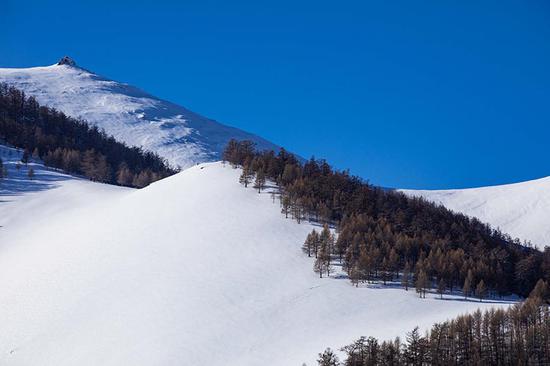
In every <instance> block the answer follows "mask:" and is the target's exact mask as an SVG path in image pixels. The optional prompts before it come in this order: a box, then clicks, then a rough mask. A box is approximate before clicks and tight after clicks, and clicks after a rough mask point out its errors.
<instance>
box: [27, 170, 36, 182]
mask: <svg viewBox="0 0 550 366" xmlns="http://www.w3.org/2000/svg"><path fill="white" fill-rule="evenodd" d="M27 176H28V177H29V179H30V180H33V178H34V169H33V168H29V171H28V172H27Z"/></svg>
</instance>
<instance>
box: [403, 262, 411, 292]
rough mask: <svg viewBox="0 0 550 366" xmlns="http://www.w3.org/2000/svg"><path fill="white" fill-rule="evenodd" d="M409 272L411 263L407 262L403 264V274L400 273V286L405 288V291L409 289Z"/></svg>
mask: <svg viewBox="0 0 550 366" xmlns="http://www.w3.org/2000/svg"><path fill="white" fill-rule="evenodd" d="M410 272H411V265H410V263H409V262H407V263H406V264H405V268H404V269H403V274H402V275H401V286H403V287H404V288H405V291H409V276H410Z"/></svg>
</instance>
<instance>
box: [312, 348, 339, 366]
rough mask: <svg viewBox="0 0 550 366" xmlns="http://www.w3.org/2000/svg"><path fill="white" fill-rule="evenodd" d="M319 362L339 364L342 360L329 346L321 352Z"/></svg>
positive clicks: (330, 365)
mask: <svg viewBox="0 0 550 366" xmlns="http://www.w3.org/2000/svg"><path fill="white" fill-rule="evenodd" d="M317 364H318V365H319V366H338V365H339V364H340V362H339V361H338V357H337V356H336V355H335V354H334V352H333V351H332V350H331V349H330V348H327V349H326V350H325V352H323V353H319V359H318V360H317Z"/></svg>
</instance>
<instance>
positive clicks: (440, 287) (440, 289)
mask: <svg viewBox="0 0 550 366" xmlns="http://www.w3.org/2000/svg"><path fill="white" fill-rule="evenodd" d="M437 293H438V294H439V296H440V298H441V299H442V298H443V294H444V293H445V280H443V278H442V279H440V280H439V283H438V285H437Z"/></svg>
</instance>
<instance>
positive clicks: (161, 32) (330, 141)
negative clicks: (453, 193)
mask: <svg viewBox="0 0 550 366" xmlns="http://www.w3.org/2000/svg"><path fill="white" fill-rule="evenodd" d="M113 2H115V3H116V4H110V3H111V1H102V0H96V1H88V2H83V1H66V0H56V1H32V0H27V1H19V0H2V3H1V5H0V24H2V31H1V32H0V67H29V66H37V65H47V64H53V63H55V62H56V61H57V60H58V59H59V58H60V57H61V56H63V55H65V54H67V55H69V56H71V57H73V58H74V59H75V60H76V61H77V63H79V64H80V65H81V66H82V67H84V68H87V69H90V70H92V71H95V72H97V73H99V74H102V75H104V76H107V77H110V78H112V79H115V80H118V81H124V82H127V83H130V84H133V85H135V86H138V87H140V88H142V89H144V90H146V91H148V92H150V93H152V94H154V95H156V96H159V97H162V98H164V99H168V100H170V101H173V102H176V103H178V104H182V105H184V106H186V107H188V108H190V109H192V110H194V111H196V112H198V113H201V114H203V115H206V116H208V117H211V118H214V119H217V120H219V121H221V122H223V123H226V124H230V125H233V126H236V127H239V128H242V129H245V130H248V131H251V132H254V133H256V134H258V135H261V136H263V137H265V138H267V139H269V140H272V141H273V142H275V143H278V144H280V145H283V146H285V147H287V148H288V149H289V150H292V151H294V152H296V153H299V154H300V155H302V156H305V157H309V156H311V155H315V156H316V157H324V158H326V159H327V160H328V161H329V162H330V163H332V164H333V165H335V166H337V167H339V168H350V170H351V172H352V173H354V174H357V175H360V176H362V177H364V178H367V179H369V180H370V181H371V182H372V183H376V184H381V185H384V186H391V187H404V188H460V187H473V186H481V185H492V184H501V183H510V182H516V181H521V180H527V179H533V178H538V177H542V176H547V175H550V143H549V141H550V2H548V1H547V0H540V1H536V0H534V1H519V0H518V1H506V0H504V1H486V2H484V1H480V2H478V1H471V2H470V1H439V0H434V1H414V2H413V1H376V2H375V1H372V2H371V1H356V2H348V1H326V2H325V1H312V2H305V1H304V2H301V1H296V0H293V1H288V2H287V1H271V2H265V3H264V2H261V1H231V2H229V1H219V2H214V1H205V0H202V1H162V0H157V1H149V2H145V1H113ZM262 3H263V4H262Z"/></svg>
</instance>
